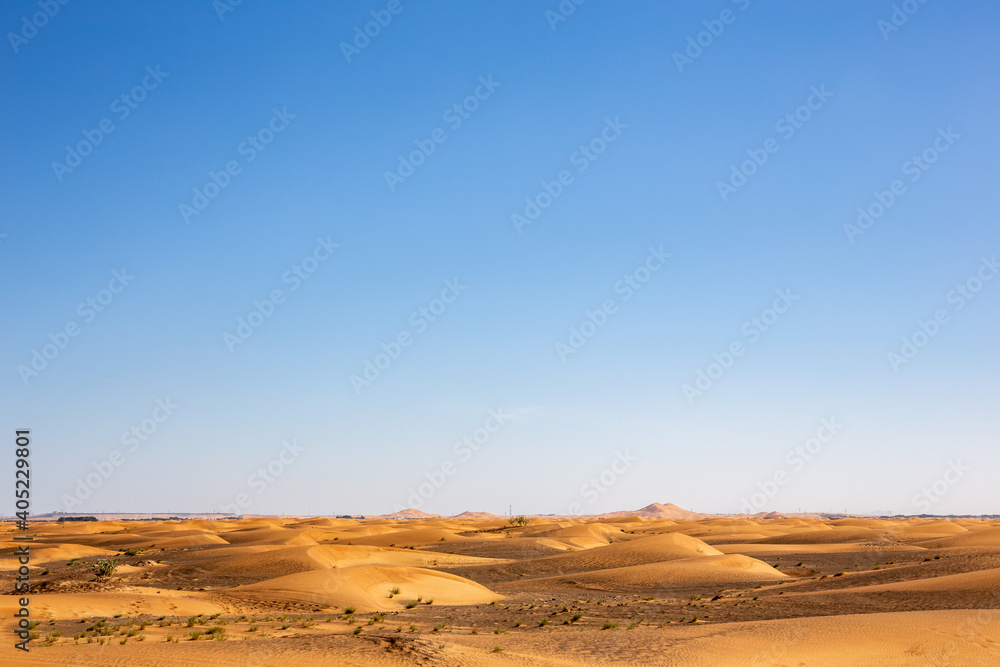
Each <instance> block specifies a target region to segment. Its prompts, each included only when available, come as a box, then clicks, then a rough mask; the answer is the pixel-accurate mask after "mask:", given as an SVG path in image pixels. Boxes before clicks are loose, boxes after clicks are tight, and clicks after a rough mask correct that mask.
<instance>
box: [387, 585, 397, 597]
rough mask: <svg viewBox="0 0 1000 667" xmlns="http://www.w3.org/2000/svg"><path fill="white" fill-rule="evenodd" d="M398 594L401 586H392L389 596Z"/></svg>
mask: <svg viewBox="0 0 1000 667" xmlns="http://www.w3.org/2000/svg"><path fill="white" fill-rule="evenodd" d="M396 595H399V586H393V587H392V588H390V589H389V597H390V598H392V597H394V596H396Z"/></svg>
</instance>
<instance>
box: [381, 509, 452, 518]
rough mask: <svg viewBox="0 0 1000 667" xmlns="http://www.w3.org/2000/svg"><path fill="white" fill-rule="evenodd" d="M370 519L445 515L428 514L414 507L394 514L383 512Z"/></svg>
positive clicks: (438, 516)
mask: <svg viewBox="0 0 1000 667" xmlns="http://www.w3.org/2000/svg"><path fill="white" fill-rule="evenodd" d="M366 518H368V519H443V518H444V517H443V516H441V515H440V514H428V513H427V512H421V511H420V510H415V509H413V508H412V507H410V508H407V509H405V510H400V511H398V512H393V513H392V514H381V515H379V516H369V517H366Z"/></svg>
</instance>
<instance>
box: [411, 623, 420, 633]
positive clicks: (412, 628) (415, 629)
mask: <svg viewBox="0 0 1000 667" xmlns="http://www.w3.org/2000/svg"><path fill="white" fill-rule="evenodd" d="M410 632H420V630H419V629H418V628H417V626H415V625H413V624H412V623H410Z"/></svg>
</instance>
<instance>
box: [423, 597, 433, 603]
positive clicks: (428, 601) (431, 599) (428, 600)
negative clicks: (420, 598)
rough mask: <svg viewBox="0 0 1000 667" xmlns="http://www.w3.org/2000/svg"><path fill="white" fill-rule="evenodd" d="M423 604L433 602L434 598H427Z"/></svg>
mask: <svg viewBox="0 0 1000 667" xmlns="http://www.w3.org/2000/svg"><path fill="white" fill-rule="evenodd" d="M424 604H434V598H427V601H426V602H424Z"/></svg>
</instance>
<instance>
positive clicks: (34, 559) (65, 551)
mask: <svg viewBox="0 0 1000 667" xmlns="http://www.w3.org/2000/svg"><path fill="white" fill-rule="evenodd" d="M0 548H2V549H3V550H5V551H6V552H8V553H13V551H14V550H15V548H16V547H15V543H13V542H10V543H8V544H3V545H0ZM114 553H116V552H114V551H110V550H108V549H101V548H99V547H89V546H84V545H82V544H60V545H59V546H47V545H46V546H41V545H37V546H36V547H35V548H34V549H32V550H31V564H32V565H41V564H44V563H51V562H54V561H67V560H71V559H73V558H83V557H85V556H102V555H109V554H114ZM18 567H19V563H18V561H17V559H16V558H2V559H0V571H2V570H16V569H17V568H18Z"/></svg>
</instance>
